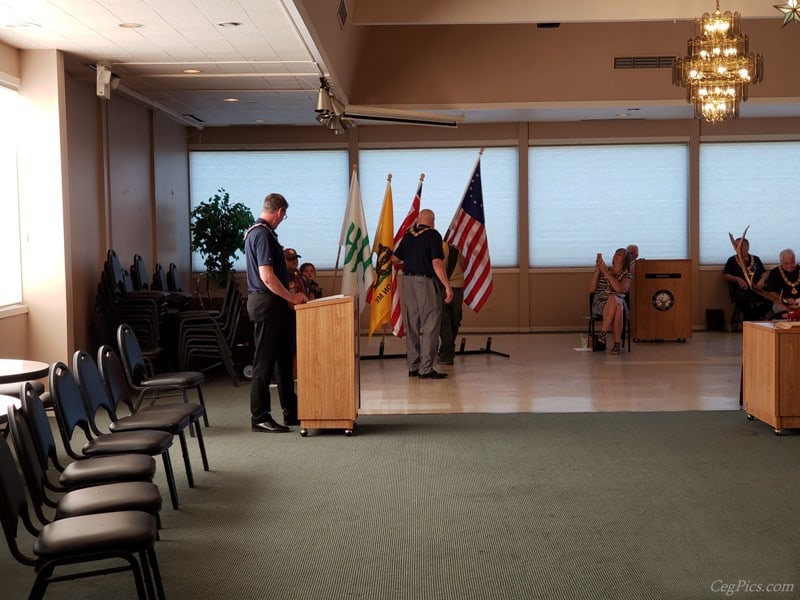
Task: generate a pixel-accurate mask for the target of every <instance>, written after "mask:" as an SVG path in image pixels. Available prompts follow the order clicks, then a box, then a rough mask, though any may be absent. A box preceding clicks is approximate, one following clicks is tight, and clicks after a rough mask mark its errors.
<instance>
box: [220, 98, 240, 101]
mask: <svg viewBox="0 0 800 600" xmlns="http://www.w3.org/2000/svg"><path fill="white" fill-rule="evenodd" d="M238 101H239V99H238V98H225V99H224V100H223V102H238Z"/></svg>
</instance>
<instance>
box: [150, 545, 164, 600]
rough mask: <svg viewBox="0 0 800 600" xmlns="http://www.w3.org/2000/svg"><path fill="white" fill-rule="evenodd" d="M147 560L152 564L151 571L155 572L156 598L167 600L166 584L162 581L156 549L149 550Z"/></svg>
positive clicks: (151, 547)
mask: <svg viewBox="0 0 800 600" xmlns="http://www.w3.org/2000/svg"><path fill="white" fill-rule="evenodd" d="M146 552H147V559H148V563H149V564H150V569H151V570H152V572H153V580H154V581H155V583H156V597H157V598H158V600H165V599H166V594H165V593H164V582H163V581H162V580H161V569H160V568H159V567H158V559H157V558H156V549H155V547H153V546H150V547H149V548H148V549H147V551H146Z"/></svg>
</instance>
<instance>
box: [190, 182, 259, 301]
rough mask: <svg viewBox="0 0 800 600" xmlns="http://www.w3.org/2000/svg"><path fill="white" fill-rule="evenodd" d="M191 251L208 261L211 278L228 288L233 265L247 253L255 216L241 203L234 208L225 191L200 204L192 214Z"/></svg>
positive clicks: (206, 263) (207, 268) (220, 191)
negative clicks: (245, 239)
mask: <svg viewBox="0 0 800 600" xmlns="http://www.w3.org/2000/svg"><path fill="white" fill-rule="evenodd" d="M191 218H192V221H191V249H192V252H199V253H200V254H201V255H202V256H203V258H204V260H203V263H204V264H205V266H206V271H207V273H208V278H209V279H210V280H211V281H214V282H216V283H217V284H218V285H220V286H221V285H224V283H225V281H226V279H227V277H228V274H229V273H230V272H231V270H233V262H234V261H235V260H236V258H237V257H238V255H239V252H243V251H244V234H245V232H246V231H247V229H248V228H249V227H250V226H251V225H252V224H253V222H254V219H253V213H252V212H250V209H249V208H247V206H246V205H244V204H242V203H241V202H237V203H235V204H231V202H230V195H229V194H228V192H226V191H225V189H224V188H220V189H219V190H217V193H216V194H214V195H213V196H212V197H211V198H209V199H208V200H206V201H205V202H201V203H200V204H198V205H197V206H196V207H195V208H194V210H193V211H192V213H191Z"/></svg>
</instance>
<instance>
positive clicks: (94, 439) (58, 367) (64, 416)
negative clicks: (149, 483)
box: [50, 362, 180, 509]
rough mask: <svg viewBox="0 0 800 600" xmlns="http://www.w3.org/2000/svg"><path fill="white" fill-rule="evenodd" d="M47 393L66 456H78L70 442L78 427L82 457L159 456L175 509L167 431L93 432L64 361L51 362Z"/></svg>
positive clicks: (75, 385) (169, 441)
mask: <svg viewBox="0 0 800 600" xmlns="http://www.w3.org/2000/svg"><path fill="white" fill-rule="evenodd" d="M50 393H51V394H52V396H53V407H54V409H55V413H56V420H57V421H58V429H59V431H60V432H61V438H62V440H63V442H64V448H65V450H66V452H67V454H68V455H69V456H70V457H72V458H75V459H77V458H78V456H79V454H78V452H76V451H75V450H74V449H73V448H72V445H71V443H72V436H73V434H74V433H75V430H76V429H80V430H81V431H82V432H83V435H84V436H85V438H86V443H85V444H84V445H83V447H82V448H81V453H82V454H83V455H86V456H109V455H115V454H129V453H131V452H133V453H138V454H146V455H149V456H154V457H155V456H159V455H160V456H161V458H162V460H163V463H164V475H165V476H166V479H167V486H168V488H169V495H170V498H171V500H172V506H173V508H175V509H177V508H179V506H180V503H179V502H178V489H177V487H176V485H175V474H174V473H173V470H172V461H171V460H170V457H169V448H170V446H172V435H171V434H169V433H167V432H166V431H156V430H141V431H126V432H120V433H108V434H105V435H99V436H96V435H94V434H93V433H92V430H91V427H90V425H89V416H88V414H87V412H86V406H85V403H84V402H85V401H84V399H83V397H82V393H81V389H80V388H79V387H78V383H77V382H76V381H75V378H74V377H73V375H72V373H71V372H70V370H69V369H68V368H67V365H65V364H64V363H61V362H59V363H55V364H54V365H52V366H51V367H50Z"/></svg>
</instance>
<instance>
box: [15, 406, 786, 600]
mask: <svg viewBox="0 0 800 600" xmlns="http://www.w3.org/2000/svg"><path fill="white" fill-rule="evenodd" d="M226 408H228V409H227V410H225V409H226ZM209 412H210V415H211V419H212V427H211V428H209V429H207V430H206V442H207V445H208V452H209V459H210V461H211V466H212V469H213V471H212V472H210V473H206V472H203V471H202V470H201V469H200V468H199V464H200V461H199V457H198V456H197V452H196V446H195V445H194V443H193V441H190V445H191V447H192V449H193V451H194V454H195V464H196V465H198V466H197V469H196V471H195V478H196V481H197V488H195V489H188V488H187V487H186V484H185V477H184V475H183V469H182V465H181V464H180V459H179V454H178V452H177V449H176V451H174V452H173V456H174V459H173V460H174V463H175V468H176V475H177V477H178V483H179V487H180V492H181V500H182V502H183V506H182V508H181V510H180V511H174V510H172V509H171V508H169V507H165V509H164V511H163V522H164V530H163V532H162V540H161V541H160V542H159V543H158V545H157V551H158V555H159V559H160V563H161V569H162V574H163V578H164V582H165V586H166V591H167V597H168V598H171V599H192V600H200V599H232V598H244V599H260V598H277V599H305V598H323V599H327V598H366V599H376V600H377V599H386V598H392V599H411V598H413V599H416V598H425V599H427V598H431V599H434V598H435V599H439V598H445V599H453V600H456V599H458V600H464V599H475V600H484V599H495V598H496V599H507V598H508V599H510V598H520V599H522V598H525V599H527V598H541V599H565V600H571V599H581V598H586V599H597V598H614V599H628V598H630V599H636V600H640V599H643V598H645V599H658V598H664V599H680V600H683V599H694V598H698V599H699V598H722V597H729V596H726V594H725V593H724V590H725V588H724V587H722V586H725V585H740V586H741V585H743V584H740V583H739V582H740V581H745V582H748V584H749V585H751V586H752V585H762V586H767V585H770V584H779V585H786V584H788V585H792V586H794V589H793V591H791V593H789V592H786V591H783V592H774V593H770V594H768V595H767V596H763V595H759V594H758V593H755V592H753V591H751V592H747V593H746V592H743V591H740V592H738V593H736V594H735V595H734V597H741V598H748V599H750V598H761V597H769V598H794V597H798V596H799V595H800V535H799V534H800V517H798V515H800V510H798V506H800V461H799V460H798V457H800V437H798V436H781V437H778V436H776V435H774V434H773V432H772V430H771V429H770V428H769V427H767V426H766V425H764V424H762V423H759V422H757V421H753V422H750V421H747V420H746V419H745V417H744V414H743V413H741V412H691V413H679V412H678V413H676V412H669V413H585V414H490V415H433V416H360V417H359V419H358V423H357V427H356V434H355V435H354V436H353V437H346V436H344V434H343V433H341V432H339V431H321V432H320V431H312V432H311V435H309V437H307V438H303V437H301V436H299V435H298V434H297V433H296V431H295V432H294V433H292V434H258V433H251V432H250V431H249V428H247V427H246V426H244V423H246V411H243V410H240V409H239V407H236V408H234V407H233V406H231V405H228V407H226V405H225V404H224V402H223V401H222V400H220V399H217V400H216V401H215V402H213V404H211V405H210V407H209ZM243 415H244V418H243ZM167 504H168V503H167ZM0 569H2V573H3V584H4V592H5V593H4V594H3V597H4V598H9V599H10V598H24V597H26V594H27V590H28V589H29V586H30V582H31V580H32V578H31V574H30V573H29V571H28V570H27V569H25V568H23V567H21V566H19V565H17V564H16V563H14V562H13V560H12V559H11V558H10V556H9V555H8V553H7V551H6V550H3V551H0ZM750 589H751V590H755V589H756V588H754V587H751V588H750ZM762 589H763V588H762ZM784 589H785V588H784ZM128 597H134V593H133V587H132V583H131V582H130V580H129V576H124V575H114V576H109V577H104V578H96V579H91V580H85V581H82V582H78V583H62V584H56V585H54V586H53V587H52V588H51V589H50V592H49V594H48V595H47V598H53V599H59V598H70V599H73V598H79V599H83V598H98V599H108V598H128Z"/></svg>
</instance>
